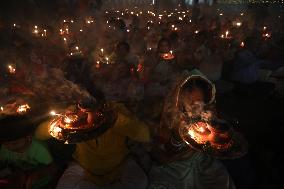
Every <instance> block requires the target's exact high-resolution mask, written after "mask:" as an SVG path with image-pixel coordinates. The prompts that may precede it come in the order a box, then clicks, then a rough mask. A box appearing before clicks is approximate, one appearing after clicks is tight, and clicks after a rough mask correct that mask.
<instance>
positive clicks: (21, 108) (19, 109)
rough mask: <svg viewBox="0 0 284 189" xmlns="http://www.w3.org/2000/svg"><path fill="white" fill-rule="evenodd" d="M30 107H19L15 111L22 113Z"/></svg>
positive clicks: (26, 105) (25, 105)
mask: <svg viewBox="0 0 284 189" xmlns="http://www.w3.org/2000/svg"><path fill="white" fill-rule="evenodd" d="M30 108H31V107H30V106H29V105H28V104H24V105H20V106H19V107H18V109H17V113H24V112H26V111H27V110H28V109H30Z"/></svg>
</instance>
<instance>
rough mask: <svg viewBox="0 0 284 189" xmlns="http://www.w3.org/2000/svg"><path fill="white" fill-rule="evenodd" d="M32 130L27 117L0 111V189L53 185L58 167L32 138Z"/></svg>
mask: <svg viewBox="0 0 284 189" xmlns="http://www.w3.org/2000/svg"><path fill="white" fill-rule="evenodd" d="M2 108H3V109H4V108H5V107H2ZM2 112H3V111H2ZM34 128H35V123H33V121H32V120H31V118H30V117H29V116H28V115H21V114H14V115H5V114H3V113H1V112H0V145H1V146H0V188H7V189H22V188H25V189H40V188H47V187H50V186H51V185H52V182H53V179H54V176H55V173H56V172H57V168H56V166H55V165H54V164H53V158H52V156H51V154H50V153H49V151H48V149H47V147H46V146H45V145H44V144H43V143H41V142H40V141H38V140H36V139H35V138H34V137H33V131H34Z"/></svg>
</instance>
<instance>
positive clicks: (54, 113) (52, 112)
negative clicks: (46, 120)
mask: <svg viewBox="0 0 284 189" xmlns="http://www.w3.org/2000/svg"><path fill="white" fill-rule="evenodd" d="M49 114H50V115H52V116H62V115H61V114H58V113H56V112H55V111H54V110H52V111H51V112H50V113H49Z"/></svg>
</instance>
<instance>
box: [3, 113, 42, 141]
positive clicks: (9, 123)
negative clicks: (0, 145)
mask: <svg viewBox="0 0 284 189" xmlns="http://www.w3.org/2000/svg"><path fill="white" fill-rule="evenodd" d="M0 116H1V117H0V142H6V141H13V140H17V139H20V138H23V137H26V136H28V135H32V134H33V132H34V130H35V127H36V126H37V124H36V123H34V122H33V121H32V119H30V118H29V116H28V115H4V116H2V115H0Z"/></svg>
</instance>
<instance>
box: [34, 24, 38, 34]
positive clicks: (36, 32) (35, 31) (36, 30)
mask: <svg viewBox="0 0 284 189" xmlns="http://www.w3.org/2000/svg"><path fill="white" fill-rule="evenodd" d="M34 33H35V34H36V35H37V34H38V29H37V26H35V29H34Z"/></svg>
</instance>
